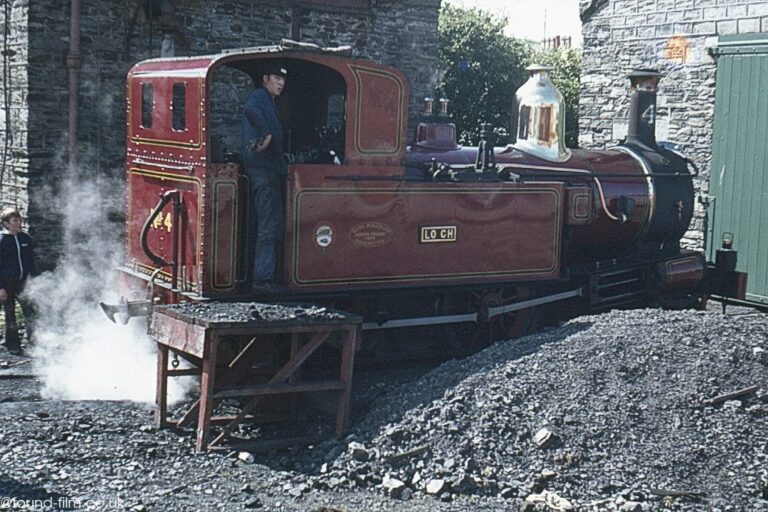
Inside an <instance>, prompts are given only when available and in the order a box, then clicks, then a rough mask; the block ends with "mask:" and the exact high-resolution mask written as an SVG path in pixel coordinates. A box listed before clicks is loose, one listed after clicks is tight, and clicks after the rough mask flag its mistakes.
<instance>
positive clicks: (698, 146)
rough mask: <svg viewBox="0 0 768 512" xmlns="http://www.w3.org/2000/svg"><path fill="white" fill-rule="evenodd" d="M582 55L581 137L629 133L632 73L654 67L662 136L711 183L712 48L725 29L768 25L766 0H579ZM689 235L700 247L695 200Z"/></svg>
mask: <svg viewBox="0 0 768 512" xmlns="http://www.w3.org/2000/svg"><path fill="white" fill-rule="evenodd" d="M580 8H581V13H582V22H583V25H582V32H583V35H584V49H583V51H584V57H583V64H582V77H581V99H580V104H579V132H580V135H579V143H580V145H581V146H582V147H588V148H604V147H606V146H611V145H613V144H616V143H618V142H619V141H620V140H621V139H623V138H624V137H625V136H626V133H627V108H628V105H629V102H628V94H627V86H628V84H629V81H628V80H627V79H626V78H625V76H626V74H627V73H628V72H629V71H631V70H632V69H633V68H641V67H646V68H653V69H658V70H659V71H661V72H662V73H663V74H664V76H665V78H664V79H663V80H662V82H661V86H660V91H659V98H658V107H659V108H658V110H657V125H656V126H657V128H656V129H657V134H656V138H657V140H660V141H661V140H670V141H674V142H677V143H679V144H682V146H683V151H684V152H685V153H686V154H687V155H688V156H689V157H691V158H693V160H694V161H695V162H696V164H697V165H698V166H699V167H700V168H701V170H702V173H701V178H700V179H699V180H698V182H697V183H696V186H697V189H698V190H700V191H702V192H707V190H708V179H709V164H710V160H711V148H712V130H713V120H714V102H715V85H716V76H715V71H716V64H715V61H714V59H713V58H712V57H710V55H709V53H708V50H709V48H711V47H713V46H715V45H716V44H717V38H718V36H720V35H728V34H737V33H750V32H761V31H768V1H760V0H580ZM696 208H697V210H696V212H695V218H694V221H693V224H692V226H691V230H690V231H689V232H688V234H687V235H686V240H685V241H684V243H685V244H686V245H688V246H689V247H695V248H701V247H702V244H703V237H704V234H703V225H704V224H703V222H704V212H703V210H702V209H701V207H700V205H698V204H697V206H696Z"/></svg>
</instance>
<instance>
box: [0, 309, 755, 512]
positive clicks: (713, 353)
mask: <svg viewBox="0 0 768 512" xmlns="http://www.w3.org/2000/svg"><path fill="white" fill-rule="evenodd" d="M0 357H2V352H0ZM13 364H15V363H13ZM8 366H10V363H9V365H8ZM3 371H8V370H7V369H6V370H3ZM3 375H4V374H2V373H1V372H0V498H2V499H6V498H13V499H15V500H17V502H14V503H17V504H20V505H18V507H17V508H15V509H21V506H22V505H24V507H26V508H27V509H30V507H29V505H30V504H32V503H33V501H34V500H42V501H43V502H47V503H49V504H50V505H49V506H48V505H46V506H43V507H42V508H38V509H39V510H59V509H64V508H65V507H69V509H74V508H77V507H79V508H85V507H81V506H80V505H79V504H80V503H91V504H94V505H96V504H99V505H100V506H101V508H93V509H94V510H114V509H121V510H130V511H134V512H148V511H152V512H154V511H159V510H174V511H201V510H270V511H283V510H286V511H287V510H301V511H310V512H321V511H326V512H327V511H352V510H365V511H376V510H382V511H383V510H388V511H390V510H397V511H398V512H401V511H409V512H433V511H436V510H437V511H452V510H471V511H473V512H491V511H509V510H525V511H555V510H560V511H565V510H581V511H622V512H632V511H635V512H636V511H644V512H646V511H652V510H697V511H715V510H719V511H734V512H736V511H738V512H744V511H750V512H753V511H768V442H767V441H766V440H768V421H767V420H768V382H767V381H768V319H767V318H766V316H765V315H764V314H756V313H750V312H744V313H741V314H736V315H728V316H723V315H720V314H718V313H714V312H706V313H705V312H692V311H679V312H670V311H658V310H636V311H621V312H620V311H614V312H611V313H608V314H605V315H600V316H587V317H581V318H577V319H575V320H572V321H570V322H568V323H566V324H564V325H562V326H560V327H558V328H555V329H550V330H547V331H544V332H542V333H539V334H536V335H532V336H528V337H526V338H522V339H520V340H516V341H509V342H504V343H500V344H497V345H495V346H493V347H490V348H489V349H487V350H485V351H483V352H481V353H478V354H475V355H474V356H471V357H468V358H466V359H464V360H460V361H450V362H448V363H446V364H443V365H441V366H440V367H437V368H435V369H433V370H431V371H430V372H429V373H426V374H425V375H423V376H422V377H421V378H417V379H415V380H412V381H410V382H408V383H406V384H401V385H396V384H394V381H393V380H392V379H393V378H392V376H383V377H382V378H383V379H384V380H383V381H382V383H383V387H382V386H379V385H372V386H367V387H365V386H362V383H363V382H365V378H361V379H359V380H358V381H357V383H358V388H357V389H356V390H355V393H356V394H357V398H356V402H358V403H366V404H368V406H369V407H370V409H369V412H368V413H367V414H365V415H362V416H361V417H358V418H357V420H356V421H355V422H354V426H353V428H354V430H353V432H352V433H351V434H350V435H349V436H348V437H347V438H346V439H344V440H343V441H328V442H326V443H323V444H320V445H316V446H313V447H308V448H301V449H296V450H294V451H291V452H285V451H278V452H272V453H266V454H265V453H254V454H248V453H242V452H240V453H238V452H236V451H233V452H231V453H229V454H228V456H227V455H224V454H222V453H218V452H210V453H205V454H197V453H195V452H194V435H193V433H192V432H191V431H189V430H187V431H174V430H163V431H160V432H156V431H154V430H153V428H152V421H151V419H152V414H151V407H148V406H146V405H138V404H132V403H127V402H46V401H35V400H39V399H31V398H29V397H30V396H31V395H34V389H33V388H32V387H31V384H32V383H33V382H34V380H33V379H29V378H24V379H18V378H5V377H3ZM382 390H386V392H384V391H382ZM383 393H384V396H383V398H382V394H383ZM3 503H8V502H7V501H5V502H0V508H2V505H3ZM62 503H63V505H62ZM73 503H78V505H77V507H75V505H73ZM14 507H16V505H14ZM9 509H10V510H14V508H13V507H11V508H9Z"/></svg>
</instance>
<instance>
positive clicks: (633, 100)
mask: <svg viewBox="0 0 768 512" xmlns="http://www.w3.org/2000/svg"><path fill="white" fill-rule="evenodd" d="M661 76H662V75H661V73H659V72H657V71H655V70H650V69H636V70H634V71H632V72H631V73H630V74H629V75H627V77H628V78H629V80H630V84H631V85H630V87H629V127H628V128H627V143H628V144H640V145H645V146H649V147H655V146H656V92H657V91H658V90H659V81H660V80H661Z"/></svg>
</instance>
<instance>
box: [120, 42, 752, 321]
mask: <svg viewBox="0 0 768 512" xmlns="http://www.w3.org/2000/svg"><path fill="white" fill-rule="evenodd" d="M274 62H279V63H280V64H281V65H282V66H284V67H287V68H288V69H289V76H290V78H289V79H288V81H287V84H286V87H285V89H284V91H283V94H281V96H280V98H279V100H278V108H279V110H280V115H281V118H282V119H283V123H284V131H285V133H286V137H285V147H284V148H283V149H284V151H285V152H286V153H287V154H289V156H290V161H291V163H290V164H289V166H288V176H287V178H286V181H285V211H284V212H282V215H284V220H285V226H286V230H285V234H284V238H283V244H282V247H283V249H282V251H281V254H280V258H279V259H280V262H281V264H280V272H279V285H280V286H279V288H278V292H277V294H270V295H268V296H266V297H264V296H261V297H260V296H259V295H256V294H253V293H252V292H251V288H250V283H249V282H248V276H247V274H246V268H247V267H248V265H247V264H246V262H247V260H248V255H247V254H246V253H245V244H244V239H245V231H246V230H245V226H246V225H248V224H249V223H251V222H253V221H254V219H250V218H249V217H248V208H247V206H246V205H247V201H248V198H247V197H246V195H245V192H244V191H245V190H247V186H246V183H245V179H246V177H245V175H244V172H243V169H242V166H241V165H240V163H239V158H238V155H237V154H235V153H234V152H232V151H230V150H228V149H227V148H228V147H229V148H231V147H238V146H239V145H240V144H239V142H240V141H239V137H240V133H239V129H238V128H237V127H239V119H240V115H241V110H240V109H241V100H242V98H243V97H244V95H245V94H247V92H248V91H249V90H250V88H251V87H252V86H253V83H254V82H255V83H259V82H260V78H261V74H262V73H263V71H264V70H265V69H267V66H268V65H269V64H271V63H274ZM530 71H531V76H530V79H529V81H528V82H527V83H526V85H524V86H523V87H522V88H521V89H520V91H519V92H518V95H517V98H516V100H517V107H516V117H517V119H518V124H517V127H516V129H515V135H516V142H515V143H514V144H511V145H508V146H506V147H497V148H495V147H494V146H493V141H492V140H490V137H488V138H487V139H486V140H484V141H482V142H481V143H480V146H479V147H476V148H474V147H473V148H468V147H461V146H459V145H458V144H457V143H456V133H455V127H454V126H453V124H451V123H450V122H449V120H448V119H447V117H446V115H445V111H444V109H442V113H437V114H433V113H432V112H431V105H432V101H431V100H430V101H429V102H428V104H429V106H430V109H429V110H428V111H427V112H426V113H425V116H424V118H423V119H422V121H421V122H420V123H418V126H417V127H416V132H415V137H414V138H413V140H412V143H411V145H407V139H408V137H407V134H406V127H407V112H408V108H407V106H408V88H407V82H406V80H405V78H404V76H403V75H402V74H401V73H400V72H399V71H398V70H396V69H394V68H391V67H387V66H382V65H379V64H374V63H371V62H367V61H363V60H358V59H352V58H349V57H348V56H345V55H343V54H341V52H339V51H338V50H331V51H328V50H324V49H320V48H317V47H313V46H308V45H303V44H300V45H295V44H288V43H285V44H283V45H281V46H270V47H259V48H250V49H243V50H234V51H228V52H223V53H221V54H217V55H212V56H206V57H194V58H175V59H155V60H150V61H145V62H141V63H139V64H137V65H136V66H134V68H132V69H131V71H130V72H129V74H128V79H127V98H128V102H127V117H128V122H127V137H126V141H127V156H126V171H127V176H128V180H127V194H128V212H127V213H128V215H127V223H126V259H125V264H124V265H123V266H122V267H121V271H122V275H123V277H124V281H125V283H126V285H132V286H133V287H134V288H142V289H143V288H144V283H146V282H148V281H149V282H151V283H152V284H153V290H154V291H153V292H152V293H153V297H152V298H151V299H150V300H151V301H156V300H160V301H165V302H177V301H180V300H212V299H220V300H241V299H243V298H249V299H250V298H277V299H281V300H282V299H313V300H314V299H318V300H326V301H328V302H329V303H332V304H334V305H342V306H344V307H350V308H352V309H354V310H355V311H356V312H359V313H361V314H362V315H363V316H364V317H365V318H366V319H367V320H369V322H368V323H367V324H366V325H367V326H368V328H380V327H381V326H383V325H384V324H386V323H387V322H390V321H394V320H397V321H399V322H400V323H398V324H397V325H424V324H430V323H455V322H459V321H477V320H482V319H486V320H487V319H488V318H491V317H494V316H501V315H506V314H512V313H513V312H515V311H521V310H524V309H526V308H528V307H531V306H536V305H540V304H545V303H547V302H553V301H557V300H562V299H564V298H578V297H581V298H582V300H584V301H585V302H586V303H587V305H588V307H593V308H594V307H607V306H613V305H617V304H623V303H629V302H631V301H639V300H647V299H648V298H650V297H652V296H654V294H658V293H661V292H674V293H678V294H681V295H684V296H688V297H691V296H695V295H696V294H697V293H698V292H699V289H700V288H699V287H700V284H701V281H702V279H703V277H704V274H705V262H704V259H703V257H702V256H701V255H700V254H699V253H694V252H691V251H683V250H681V248H680V238H681V237H682V236H683V234H684V232H685V230H686V229H687V227H688V224H689V222H690V219H691V216H692V211H693V200H694V194H693V187H692V183H691V177H692V176H691V174H690V172H689V169H688V164H689V162H688V161H687V160H686V159H685V158H684V157H682V156H680V155H678V154H677V153H674V152H672V151H668V150H666V149H663V148H661V147H659V145H658V144H656V141H655V136H654V125H655V101H656V88H657V86H658V81H659V75H658V74H657V73H653V72H645V71H643V72H638V73H633V74H632V75H631V76H630V80H631V87H630V94H631V114H630V124H631V126H630V131H629V136H628V139H627V141H626V143H625V144H622V145H620V146H618V147H616V148H613V149H609V150H605V151H592V150H589V151H587V150H575V149H567V148H565V146H564V144H563V139H562V136H563V131H564V124H563V123H564V121H563V112H564V105H563V104H562V96H561V95H560V94H559V92H558V91H557V89H556V88H555V87H554V85H553V84H552V82H551V81H550V79H549V76H548V75H549V70H548V69H547V68H543V67H534V68H532V69H530ZM441 105H443V106H445V105H447V103H445V102H442V103H441ZM488 132H489V133H490V130H489V131H488ZM276 214H281V213H280V212H276ZM403 289H407V290H408V294H407V295H403V293H401V292H400V290H403ZM732 289H733V290H736V291H735V292H734V293H736V294H738V293H741V291H742V290H741V289H740V288H738V287H737V288H732ZM488 308H491V309H488ZM411 309H417V310H418V311H416V312H414V311H411ZM409 315H413V316H414V318H411V319H410V320H407V317H408V316H409ZM434 317H439V318H442V320H434ZM430 318H432V319H430ZM398 319H400V320H398ZM395 323H397V322H395Z"/></svg>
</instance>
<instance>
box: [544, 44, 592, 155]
mask: <svg viewBox="0 0 768 512" xmlns="http://www.w3.org/2000/svg"><path fill="white" fill-rule="evenodd" d="M532 62H536V63H537V64H544V65H547V66H551V67H553V68H554V69H553V70H552V73H550V77H551V78H552V83H554V84H555V86H556V87H557V88H558V90H560V93H561V94H562V95H563V100H564V101H565V143H566V145H567V146H568V147H571V148H575V147H577V145H578V142H579V90H580V87H581V86H580V82H579V79H580V76H581V50H578V49H575V48H571V49H567V50H565V49H563V50H550V51H546V52H535V53H534V54H533V55H532Z"/></svg>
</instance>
